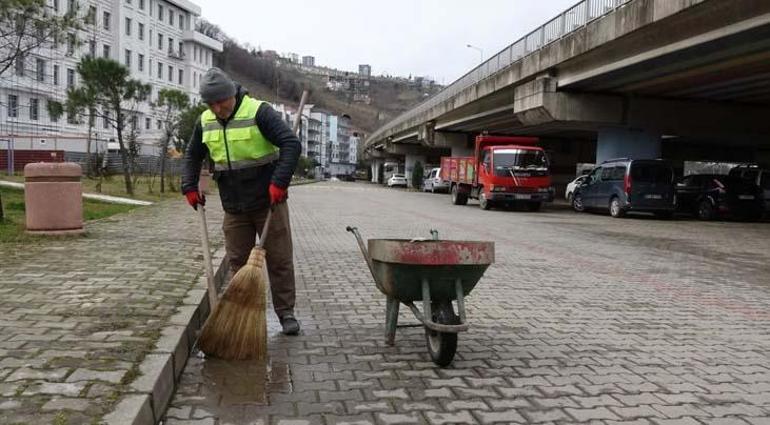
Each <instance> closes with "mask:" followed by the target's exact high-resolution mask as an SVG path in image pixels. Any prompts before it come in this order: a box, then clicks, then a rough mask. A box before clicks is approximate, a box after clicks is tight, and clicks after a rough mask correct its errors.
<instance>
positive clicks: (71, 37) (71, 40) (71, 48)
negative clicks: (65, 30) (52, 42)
mask: <svg viewBox="0 0 770 425" xmlns="http://www.w3.org/2000/svg"><path fill="white" fill-rule="evenodd" d="M73 54H75V34H67V55H69V56H72V55H73Z"/></svg>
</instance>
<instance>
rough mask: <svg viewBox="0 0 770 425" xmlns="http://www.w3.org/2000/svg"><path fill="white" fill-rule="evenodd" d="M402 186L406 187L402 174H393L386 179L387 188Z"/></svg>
mask: <svg viewBox="0 0 770 425" xmlns="http://www.w3.org/2000/svg"><path fill="white" fill-rule="evenodd" d="M394 186H402V187H406V177H405V176H404V175H403V174H393V175H392V176H390V178H389V179H388V187H394Z"/></svg>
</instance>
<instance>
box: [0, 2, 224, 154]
mask: <svg viewBox="0 0 770 425" xmlns="http://www.w3.org/2000/svg"><path fill="white" fill-rule="evenodd" d="M47 1H48V7H49V9H50V12H51V13H56V14H59V15H63V14H64V13H67V12H68V11H69V10H71V8H76V10H78V14H79V15H80V16H83V17H86V16H87V17H88V22H87V24H86V25H85V28H84V29H83V30H82V31H80V32H79V33H78V34H72V35H69V36H67V37H65V38H66V39H65V40H58V42H54V41H51V42H49V43H46V45H44V46H42V47H41V48H39V49H36V50H35V51H34V52H32V53H31V54H29V55H28V56H27V57H25V58H23V60H20V61H17V64H16V66H14V67H13V68H11V69H9V70H8V71H6V72H5V73H4V74H3V75H2V76H0V141H5V142H6V143H5V144H13V148H14V150H17V151H18V150H54V151H66V152H86V150H87V147H86V143H87V142H86V141H87V139H88V134H87V133H88V125H87V123H86V122H85V119H83V120H82V121H83V122H82V123H75V122H74V121H72V120H71V119H69V118H68V117H67V116H66V114H65V115H64V116H62V117H60V118H58V119H56V118H55V117H52V116H51V115H50V114H49V113H48V107H47V105H48V104H49V103H52V102H60V103H63V102H64V101H65V99H66V91H67V89H68V88H69V87H74V86H77V85H78V84H79V81H78V80H79V75H78V74H77V64H78V62H79V61H80V59H81V58H83V57H86V56H89V55H90V56H98V57H106V58H110V59H113V60H115V61H117V62H119V63H121V64H123V65H124V66H126V67H127V68H128V69H129V70H130V72H131V78H135V79H138V80H140V81H142V82H144V83H148V84H150V85H151V87H152V94H151V97H150V99H149V101H148V102H145V103H143V104H141V105H138V107H137V108H136V111H135V112H136V113H135V115H134V118H132V123H131V124H129V127H132V128H133V130H134V131H135V134H136V137H137V141H138V143H139V146H140V151H139V153H140V154H141V155H157V154H158V153H159V151H158V149H159V148H158V142H159V140H160V138H161V131H160V129H161V127H162V123H161V121H160V120H159V119H158V118H159V117H158V116H157V115H156V114H155V112H154V111H153V108H152V106H151V103H150V102H154V101H156V100H157V97H158V93H159V91H160V90H161V89H164V88H172V89H177V90H180V91H183V92H186V93H187V94H188V95H189V96H190V99H191V101H193V102H197V101H198V100H199V98H200V96H199V95H198V87H199V82H200V78H201V75H202V74H203V73H204V72H205V71H206V69H208V68H210V67H211V66H212V64H213V55H214V53H215V52H221V51H222V43H221V42H219V41H217V40H214V39H212V38H209V37H207V36H205V35H203V34H200V33H198V32H196V31H195V25H196V21H197V20H198V19H199V17H200V13H201V10H200V7H198V6H197V5H195V4H193V3H191V2H188V1H186V0H170V1H169V0H87V1H83V0H68V1H65V0H47ZM76 39H77V40H78V41H79V43H77V42H74V40H76ZM130 131H131V128H127V129H126V131H125V132H124V134H126V133H129V132H130ZM116 134H117V133H116V132H115V130H114V129H113V128H111V127H110V126H109V123H108V122H105V121H104V120H97V121H96V122H95V123H94V128H93V132H92V134H91V136H92V145H91V151H92V152H98V151H104V150H107V149H109V150H113V149H117V136H116ZM3 145H4V144H3V143H0V150H2V149H5V148H6V146H3Z"/></svg>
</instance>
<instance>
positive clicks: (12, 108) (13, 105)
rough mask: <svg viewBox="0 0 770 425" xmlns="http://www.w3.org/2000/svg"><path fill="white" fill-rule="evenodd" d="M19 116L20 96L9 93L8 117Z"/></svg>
mask: <svg viewBox="0 0 770 425" xmlns="http://www.w3.org/2000/svg"><path fill="white" fill-rule="evenodd" d="M18 116H19V97H18V96H16V95H15V94H9V95H8V118H18Z"/></svg>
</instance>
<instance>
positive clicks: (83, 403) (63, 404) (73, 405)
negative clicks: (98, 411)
mask: <svg viewBox="0 0 770 425" xmlns="http://www.w3.org/2000/svg"><path fill="white" fill-rule="evenodd" d="M90 404H91V403H90V402H89V401H88V400H86V399H82V398H54V399H52V400H50V401H48V402H47V403H46V404H44V405H43V407H42V409H43V411H46V410H48V411H51V410H76V411H79V412H82V411H84V410H86V409H87V408H88V406H89V405H90Z"/></svg>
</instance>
